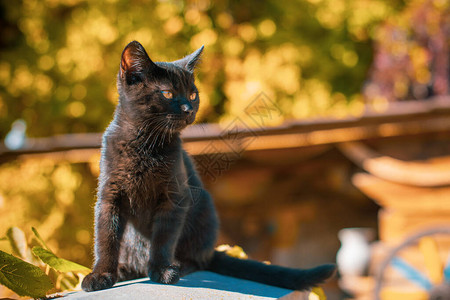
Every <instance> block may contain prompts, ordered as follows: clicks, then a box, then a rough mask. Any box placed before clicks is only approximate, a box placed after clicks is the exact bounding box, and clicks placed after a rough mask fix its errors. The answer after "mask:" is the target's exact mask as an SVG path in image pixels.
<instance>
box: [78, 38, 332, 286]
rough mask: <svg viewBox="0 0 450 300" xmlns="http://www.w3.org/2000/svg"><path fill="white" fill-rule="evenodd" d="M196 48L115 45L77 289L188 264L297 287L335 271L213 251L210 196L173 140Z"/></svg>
mask: <svg viewBox="0 0 450 300" xmlns="http://www.w3.org/2000/svg"><path fill="white" fill-rule="evenodd" d="M202 51H203V47H202V48H200V49H198V50H197V51H195V52H194V53H192V54H190V55H188V56H186V57H184V58H183V59H181V60H178V61H174V62H170V63H166V62H153V61H151V60H150V58H149V57H148V55H147V53H146V52H145V50H144V48H143V47H142V45H141V44H139V43H138V42H136V41H133V42H131V43H130V44H128V45H127V46H126V47H125V49H124V50H123V53H122V60H121V64H120V71H119V74H118V78H117V87H118V91H119V95H120V97H119V104H118V105H117V108H116V111H115V114H114V119H113V121H112V122H111V124H110V125H109V127H108V128H107V130H106V132H105V134H104V135H103V143H102V156H101V163H100V166H101V168H100V169H101V173H100V176H99V185H98V194H97V196H98V200H97V204H96V208H95V265H94V269H93V271H92V273H91V274H89V275H87V276H86V277H85V278H84V280H83V283H82V287H83V289H84V290H85V291H94V290H100V289H106V288H109V287H111V286H113V285H114V284H115V283H116V282H117V281H123V280H129V279H134V278H140V277H145V276H149V277H150V278H151V280H152V281H155V282H160V283H168V284H174V283H176V282H177V281H178V280H179V279H180V277H181V276H183V275H186V274H188V273H190V272H193V271H196V270H210V271H213V272H216V273H220V274H224V275H229V276H233V277H238V278H243V279H248V280H253V281H258V282H261V283H265V284H269V285H275V286H279V287H284V288H288V289H296V290H303V289H307V288H310V287H312V286H314V285H316V284H318V283H321V282H323V281H324V280H325V279H327V278H328V277H330V276H332V274H333V273H334V271H335V266H334V265H331V264H330V265H322V266H319V267H316V268H313V269H307V270H301V269H291V268H285V267H279V266H274V265H266V264H263V263H260V262H256V261H252V260H241V259H237V258H232V257H229V256H227V255H226V254H224V253H222V252H217V251H215V250H214V246H215V244H216V237H217V230H218V219H217V215H216V211H215V208H214V204H213V201H212V199H211V196H210V195H209V193H208V192H207V191H206V190H205V189H204V188H203V185H202V182H201V180H200V178H199V176H198V174H197V172H196V171H195V168H194V165H193V163H192V161H191V159H190V158H189V156H188V155H187V153H186V152H185V151H184V150H183V147H182V142H181V139H180V131H181V130H182V129H184V128H185V127H186V126H187V125H189V124H191V123H192V122H194V119H195V115H196V113H197V110H198V107H199V96H198V91H197V88H196V86H195V84H194V75H193V71H194V67H195V65H196V64H197V62H198V61H199V58H200V55H201V53H202Z"/></svg>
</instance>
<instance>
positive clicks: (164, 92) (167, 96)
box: [161, 91, 173, 99]
mask: <svg viewBox="0 0 450 300" xmlns="http://www.w3.org/2000/svg"><path fill="white" fill-rule="evenodd" d="M161 94H163V96H164V98H166V99H172V98H173V94H172V92H171V91H161Z"/></svg>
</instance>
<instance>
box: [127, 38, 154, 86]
mask: <svg viewBox="0 0 450 300" xmlns="http://www.w3.org/2000/svg"><path fill="white" fill-rule="evenodd" d="M154 68H157V66H156V65H155V63H154V62H152V60H151V59H150V57H148V55H147V52H145V49H144V47H143V46H142V45H141V44H140V43H139V42H137V41H132V42H131V43H129V44H128V45H127V46H126V47H125V49H123V52H122V60H121V62H120V71H119V72H120V77H121V78H122V79H125V80H126V81H127V83H128V84H134V83H138V82H141V81H143V80H144V78H145V75H146V74H148V73H149V72H151V70H152V69H154Z"/></svg>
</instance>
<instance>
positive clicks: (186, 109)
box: [181, 104, 194, 115]
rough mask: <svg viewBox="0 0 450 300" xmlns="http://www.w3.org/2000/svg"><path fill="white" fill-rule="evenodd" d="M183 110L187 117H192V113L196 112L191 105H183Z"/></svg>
mask: <svg viewBox="0 0 450 300" xmlns="http://www.w3.org/2000/svg"><path fill="white" fill-rule="evenodd" d="M181 110H182V111H183V112H184V113H185V114H187V115H192V113H193V112H194V109H193V108H192V106H190V105H189V104H182V105H181Z"/></svg>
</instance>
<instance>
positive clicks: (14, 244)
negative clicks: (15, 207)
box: [6, 227, 28, 259]
mask: <svg viewBox="0 0 450 300" xmlns="http://www.w3.org/2000/svg"><path fill="white" fill-rule="evenodd" d="M6 236H7V237H8V239H9V242H10V244H11V248H12V251H13V254H14V255H17V256H19V257H21V258H23V259H28V256H27V249H28V244H27V239H26V237H25V233H24V232H23V231H22V230H21V229H19V228H17V227H10V228H9V229H8V231H7V232H6Z"/></svg>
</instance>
